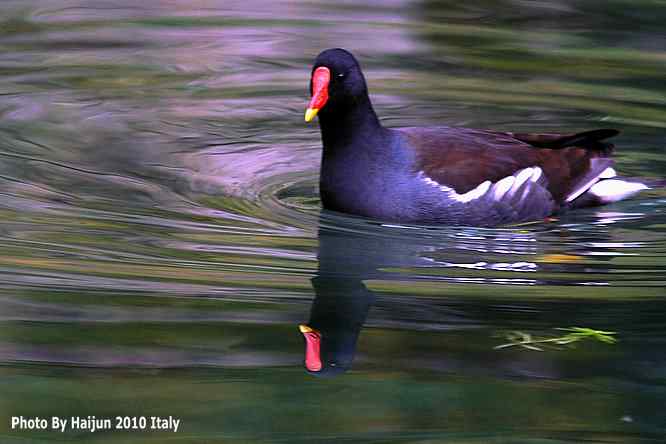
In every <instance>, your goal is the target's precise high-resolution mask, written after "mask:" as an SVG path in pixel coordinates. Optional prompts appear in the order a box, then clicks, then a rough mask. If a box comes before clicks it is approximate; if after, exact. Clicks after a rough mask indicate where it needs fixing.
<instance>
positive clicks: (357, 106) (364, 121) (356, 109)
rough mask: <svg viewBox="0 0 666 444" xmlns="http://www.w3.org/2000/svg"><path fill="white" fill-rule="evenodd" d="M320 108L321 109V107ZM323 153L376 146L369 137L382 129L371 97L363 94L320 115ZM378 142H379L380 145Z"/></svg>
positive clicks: (330, 153) (379, 132)
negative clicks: (352, 102) (340, 107)
mask: <svg viewBox="0 0 666 444" xmlns="http://www.w3.org/2000/svg"><path fill="white" fill-rule="evenodd" d="M322 111H323V110H322ZM319 125H320V128H321V138H322V142H323V145H324V156H327V155H332V154H333V153H337V154H342V153H344V152H346V151H347V150H351V149H359V148H360V147H361V146H366V148H367V149H371V148H372V147H375V146H378V144H373V143H371V141H372V140H373V139H374V138H376V137H379V136H380V135H381V133H382V131H384V128H383V127H382V125H381V123H379V119H378V118H377V114H375V110H374V109H373V108H372V104H371V103H370V99H369V98H368V97H365V98H363V99H360V100H359V101H357V102H356V103H354V104H353V105H352V106H350V107H347V108H345V109H331V110H326V112H322V113H321V114H320V116H319ZM379 146H380V145H379Z"/></svg>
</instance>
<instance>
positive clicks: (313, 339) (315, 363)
mask: <svg viewBox="0 0 666 444" xmlns="http://www.w3.org/2000/svg"><path fill="white" fill-rule="evenodd" d="M298 329H299V330H300V331H301V333H303V336H304V337H305V368H307V369H308V370H310V371H311V372H318V371H319V370H321V367H322V365H321V333H319V332H318V331H317V330H315V329H314V328H310V327H308V326H307V325H305V324H301V325H299V326H298Z"/></svg>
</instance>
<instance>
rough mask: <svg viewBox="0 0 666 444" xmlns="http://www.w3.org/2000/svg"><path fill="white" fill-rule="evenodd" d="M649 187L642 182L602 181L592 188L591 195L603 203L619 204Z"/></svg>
mask: <svg viewBox="0 0 666 444" xmlns="http://www.w3.org/2000/svg"><path fill="white" fill-rule="evenodd" d="M647 189H649V187H648V186H647V185H645V184H642V183H640V182H627V181H626V180H620V179H606V180H600V181H599V182H597V183H595V184H594V185H592V186H591V187H590V190H589V191H590V193H592V194H593V195H594V196H596V197H597V198H598V199H599V200H600V201H601V203H611V202H617V201H619V200H623V199H626V198H628V197H631V196H633V195H634V194H636V193H638V192H640V191H642V190H647Z"/></svg>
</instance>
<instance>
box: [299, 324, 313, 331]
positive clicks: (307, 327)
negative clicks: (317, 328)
mask: <svg viewBox="0 0 666 444" xmlns="http://www.w3.org/2000/svg"><path fill="white" fill-rule="evenodd" d="M298 329H299V330H300V331H301V333H310V332H311V331H313V330H312V328H311V327H309V326H307V325H305V324H301V325H299V326H298Z"/></svg>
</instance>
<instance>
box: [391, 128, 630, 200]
mask: <svg viewBox="0 0 666 444" xmlns="http://www.w3.org/2000/svg"><path fill="white" fill-rule="evenodd" d="M400 131H402V132H403V134H404V135H405V136H406V137H407V141H408V143H409V145H410V147H412V148H413V149H414V151H415V154H416V158H417V161H416V169H417V171H423V173H424V174H425V175H426V176H427V177H430V178H431V179H433V180H435V181H437V182H439V183H440V184H443V185H447V186H449V187H452V188H454V189H455V190H456V191H457V192H458V193H465V192H467V191H470V190H472V189H474V188H476V187H477V186H478V185H479V184H481V183H482V182H484V181H486V180H490V181H491V182H497V181H498V180H500V179H502V178H504V177H507V176H510V175H512V174H514V173H515V172H516V171H518V170H521V169H523V168H528V167H533V166H539V167H541V169H542V170H543V172H544V174H545V176H546V178H547V179H548V191H549V192H550V193H551V194H552V196H553V198H554V199H555V201H556V202H557V203H559V204H561V203H563V202H564V200H565V199H566V198H567V196H570V195H571V194H572V193H575V191H576V189H577V188H578V187H581V186H584V185H585V184H586V183H587V182H589V181H590V180H594V179H595V178H596V177H598V175H599V174H601V172H602V171H603V170H605V169H606V168H608V167H609V166H611V165H612V160H611V159H610V158H608V156H609V155H610V152H611V151H612V145H610V144H608V143H604V142H601V140H602V139H604V138H606V137H610V136H613V135H615V134H617V131H615V130H597V131H588V132H585V133H577V134H566V135H562V134H513V133H504V132H495V131H485V130H475V129H467V128H451V127H438V128H404V129H401V130H400ZM571 144H575V145H571ZM593 159H595V160H594V161H593Z"/></svg>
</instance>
